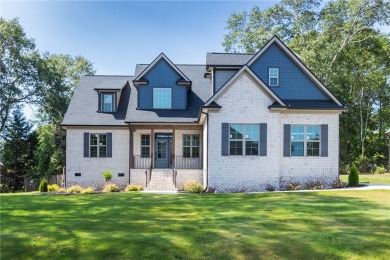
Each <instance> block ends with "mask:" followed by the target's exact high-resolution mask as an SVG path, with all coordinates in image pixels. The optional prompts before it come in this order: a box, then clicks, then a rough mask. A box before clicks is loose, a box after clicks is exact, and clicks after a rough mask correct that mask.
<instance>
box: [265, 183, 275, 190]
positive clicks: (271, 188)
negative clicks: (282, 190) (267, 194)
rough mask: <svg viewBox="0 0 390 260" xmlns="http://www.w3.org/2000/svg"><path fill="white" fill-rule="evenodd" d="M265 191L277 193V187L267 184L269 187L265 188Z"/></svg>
mask: <svg viewBox="0 0 390 260" xmlns="http://www.w3.org/2000/svg"><path fill="white" fill-rule="evenodd" d="M265 189H266V190H267V191H275V187H274V186H272V185H271V184H267V186H265Z"/></svg>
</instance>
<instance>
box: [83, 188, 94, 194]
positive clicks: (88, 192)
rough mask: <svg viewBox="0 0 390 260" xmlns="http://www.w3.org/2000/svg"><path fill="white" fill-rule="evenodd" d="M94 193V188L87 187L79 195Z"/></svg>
mask: <svg viewBox="0 0 390 260" xmlns="http://www.w3.org/2000/svg"><path fill="white" fill-rule="evenodd" d="M94 191H95V188H94V187H87V188H85V189H83V190H82V191H81V193H83V194H91V193H93V192H94Z"/></svg>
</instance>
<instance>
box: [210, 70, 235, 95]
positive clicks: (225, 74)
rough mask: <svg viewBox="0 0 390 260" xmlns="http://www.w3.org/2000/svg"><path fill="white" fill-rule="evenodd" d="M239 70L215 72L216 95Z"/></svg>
mask: <svg viewBox="0 0 390 260" xmlns="http://www.w3.org/2000/svg"><path fill="white" fill-rule="evenodd" d="M237 71H238V70H215V71H214V93H215V92H217V91H218V90H219V89H220V88H221V87H222V86H223V85H225V83H226V82H228V80H229V79H230V78H231V77H233V75H234V74H236V73H237Z"/></svg>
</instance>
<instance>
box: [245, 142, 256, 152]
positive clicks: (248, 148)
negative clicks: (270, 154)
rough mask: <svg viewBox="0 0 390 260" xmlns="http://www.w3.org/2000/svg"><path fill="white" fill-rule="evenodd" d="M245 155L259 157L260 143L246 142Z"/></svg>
mask: <svg viewBox="0 0 390 260" xmlns="http://www.w3.org/2000/svg"><path fill="white" fill-rule="evenodd" d="M245 155H259V142H254V141H246V142H245Z"/></svg>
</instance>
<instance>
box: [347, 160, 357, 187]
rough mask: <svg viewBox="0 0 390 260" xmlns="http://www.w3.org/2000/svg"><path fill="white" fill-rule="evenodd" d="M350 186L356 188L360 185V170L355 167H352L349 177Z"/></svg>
mask: <svg viewBox="0 0 390 260" xmlns="http://www.w3.org/2000/svg"><path fill="white" fill-rule="evenodd" d="M348 183H349V186H356V185H357V184H358V183H359V170H358V169H357V168H356V166H355V165H352V167H351V170H350V171H349V176H348Z"/></svg>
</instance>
